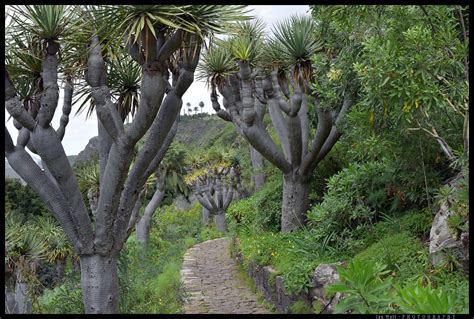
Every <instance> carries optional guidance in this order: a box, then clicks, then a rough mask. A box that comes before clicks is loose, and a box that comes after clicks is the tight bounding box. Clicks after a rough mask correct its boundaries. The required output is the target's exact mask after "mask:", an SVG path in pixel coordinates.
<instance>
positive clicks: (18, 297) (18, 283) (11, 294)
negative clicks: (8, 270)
mask: <svg viewBox="0 0 474 319" xmlns="http://www.w3.org/2000/svg"><path fill="white" fill-rule="evenodd" d="M13 280H14V282H13ZM5 313H13V314H22V313H23V314H25V313H31V300H30V296H29V294H28V284H27V283H26V282H25V281H24V280H23V277H22V276H21V274H20V273H19V271H17V274H16V275H15V276H14V278H12V276H6V277H5Z"/></svg>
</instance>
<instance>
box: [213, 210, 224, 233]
mask: <svg viewBox="0 0 474 319" xmlns="http://www.w3.org/2000/svg"><path fill="white" fill-rule="evenodd" d="M214 220H215V222H216V226H217V229H218V230H219V231H221V232H224V233H227V221H226V218H225V211H218V212H217V213H216V215H215V217H214Z"/></svg>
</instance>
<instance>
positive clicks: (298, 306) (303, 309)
mask: <svg viewBox="0 0 474 319" xmlns="http://www.w3.org/2000/svg"><path fill="white" fill-rule="evenodd" d="M290 312H291V313H299V314H309V313H313V309H312V307H311V305H310V304H309V303H308V302H304V301H301V300H300V301H297V302H295V303H294V304H292V305H291V308H290Z"/></svg>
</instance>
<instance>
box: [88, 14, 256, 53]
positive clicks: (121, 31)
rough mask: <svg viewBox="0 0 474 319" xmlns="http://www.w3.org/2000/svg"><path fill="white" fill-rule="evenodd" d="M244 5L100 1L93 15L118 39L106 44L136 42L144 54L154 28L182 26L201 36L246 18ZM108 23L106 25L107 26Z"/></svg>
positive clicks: (154, 34)
mask: <svg viewBox="0 0 474 319" xmlns="http://www.w3.org/2000/svg"><path fill="white" fill-rule="evenodd" d="M244 7H245V6H240V5H230V6H223V5H120V6H114V5H101V6H93V8H91V10H94V11H95V16H96V17H97V18H98V19H100V20H102V21H104V22H103V23H101V26H102V28H103V29H105V31H104V32H103V31H102V30H98V31H99V32H101V33H103V34H106V36H105V37H106V38H108V39H117V41H116V42H115V43H113V42H109V43H108V45H114V46H120V45H122V44H123V43H122V40H123V39H125V41H126V42H127V43H138V44H139V46H140V48H141V50H143V51H144V53H145V56H148V54H147V53H148V50H153V49H154V48H152V47H149V43H152V42H150V41H149V40H151V37H154V38H155V39H156V38H157V31H160V32H163V31H164V33H165V34H167V35H169V34H170V33H171V32H167V31H171V30H177V29H182V30H184V31H187V32H189V33H193V34H197V35H199V36H201V37H204V36H206V35H209V34H212V33H222V32H224V30H225V29H226V27H227V26H228V25H229V24H232V23H235V21H240V20H243V19H247V18H248V17H246V16H245V14H246V13H247V12H245V11H244ZM107 26H109V27H107Z"/></svg>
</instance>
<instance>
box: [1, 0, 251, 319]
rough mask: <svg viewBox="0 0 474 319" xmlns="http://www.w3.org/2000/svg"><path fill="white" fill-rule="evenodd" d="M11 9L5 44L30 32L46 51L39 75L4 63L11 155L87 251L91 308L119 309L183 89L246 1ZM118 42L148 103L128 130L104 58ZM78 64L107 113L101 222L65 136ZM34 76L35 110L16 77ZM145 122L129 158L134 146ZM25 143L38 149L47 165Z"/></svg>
mask: <svg viewBox="0 0 474 319" xmlns="http://www.w3.org/2000/svg"><path fill="white" fill-rule="evenodd" d="M11 12H12V13H11V16H12V19H13V21H14V22H13V26H12V28H11V29H10V30H9V33H10V35H11V38H12V39H16V40H15V41H9V42H8V47H7V51H8V49H10V48H11V49H12V50H14V49H15V48H18V45H19V43H20V42H24V43H28V40H29V39H31V38H32V39H33V40H34V41H33V42H34V43H38V44H39V47H40V48H41V53H42V57H41V60H40V61H41V62H40V63H41V73H40V77H39V78H38V77H36V78H34V77H32V76H30V74H26V73H22V72H21V70H20V71H18V70H16V71H18V72H16V73H15V72H12V71H13V69H14V66H15V63H11V64H9V65H6V72H5V106H6V109H7V110H8V112H9V113H10V114H11V115H12V117H13V118H14V120H15V124H16V125H15V126H16V128H17V129H18V130H19V134H18V138H17V142H16V145H15V144H14V143H13V140H12V138H11V136H10V134H9V132H8V130H7V128H6V127H5V155H6V157H7V159H8V161H9V163H10V165H11V166H12V167H13V169H14V170H15V171H16V172H17V173H18V174H19V175H20V177H21V178H22V179H23V180H24V181H26V183H28V184H29V185H30V186H31V187H32V188H33V190H34V191H35V192H37V193H38V195H39V196H40V198H41V199H42V200H43V201H44V202H45V203H46V204H47V206H48V208H49V209H50V210H51V211H52V212H53V214H54V216H55V217H56V219H57V220H58V221H59V223H60V225H61V227H62V228H63V230H64V231H65V233H66V235H67V237H68V239H69V240H70V241H71V243H72V245H73V247H74V250H75V251H76V252H77V253H78V254H79V256H80V263H81V282H82V290H83V297H84V306H85V312H86V313H116V312H117V311H118V291H119V289H118V278H117V255H118V253H119V252H120V250H121V248H122V246H123V244H124V240H125V239H126V237H127V227H128V224H129V220H130V217H131V214H132V210H133V207H134V205H135V203H136V201H137V200H138V197H139V196H138V195H139V193H140V190H141V189H142V186H143V184H144V183H145V182H146V180H147V178H148V176H150V175H151V174H152V173H153V172H154V171H156V169H157V168H158V166H159V164H160V162H161V160H162V158H163V156H164V153H165V151H166V150H165V149H163V146H164V145H166V144H167V143H166V140H167V139H168V137H169V134H168V133H169V131H170V130H171V127H172V126H173V123H174V122H175V119H176V117H177V116H178V114H179V112H180V109H181V105H182V100H181V98H182V96H183V94H184V93H185V92H186V90H187V89H188V88H189V86H190V85H191V83H192V82H193V77H194V70H195V68H196V65H197V62H198V59H199V55H200V49H201V43H202V40H203V37H205V36H207V35H208V34H209V33H212V32H221V31H223V27H224V26H226V25H228V24H229V23H231V22H233V21H238V20H240V19H242V18H243V16H242V6H200V5H196V6H193V5H185V6H172V5H168V6H165V5H141V6H138V5H137V6H130V5H126V6H109V5H106V6H88V7H85V6H60V5H57V6H56V5H55V6H51V5H37V6H15V7H14V8H13V10H12V11H11ZM18 39H21V40H18ZM114 49H115V50H122V49H125V50H126V52H127V54H129V55H130V56H131V57H132V58H133V59H134V60H135V61H136V62H137V63H138V64H139V65H140V66H141V84H140V102H139V105H138V108H137V111H136V113H135V117H134V119H133V121H132V122H131V123H130V125H129V126H128V127H127V128H126V129H125V127H124V124H123V119H122V116H121V114H120V112H119V110H118V109H117V108H116V106H115V105H114V103H113V102H112V100H111V94H112V92H111V90H110V88H109V87H108V77H107V68H106V61H108V60H109V59H113V52H114ZM12 60H13V61H14V59H12ZM12 60H10V62H11V61H12ZM7 62H8V60H7ZM10 62H9V63H10ZM71 65H72V66H76V65H82V66H85V73H84V74H85V80H86V82H87V83H88V85H89V87H90V90H91V92H92V97H93V100H94V103H95V110H96V113H97V117H98V119H99V121H98V132H99V141H100V142H99V160H100V194H99V199H98V204H97V212H96V217H95V220H94V223H92V221H91V219H90V217H89V215H88V211H87V208H86V205H85V203H84V199H83V197H82V195H81V192H80V189H79V186H78V183H77V180H76V177H75V176H74V174H73V171H72V169H71V167H70V165H69V162H68V160H67V157H66V154H65V152H64V148H63V146H62V144H61V140H62V138H63V137H64V133H65V128H66V126H67V123H68V115H69V112H70V110H71V100H72V99H71V97H72V94H71V93H72V92H71V91H72V89H73V85H74V82H73V79H72V77H71V76H70V75H71V74H72V75H76V74H75V73H73V72H70V73H69V72H61V71H62V70H63V68H64V67H65V66H71ZM64 69H66V68H64ZM59 76H65V83H66V89H65V98H64V104H63V116H62V118H61V122H60V126H59V128H58V129H57V130H55V129H53V127H52V126H51V120H52V118H53V115H54V113H55V111H56V108H57V106H58V102H59V86H58V77H59ZM170 77H171V83H170V81H169V79H170ZM35 80H39V81H40V82H41V86H42V88H43V89H42V90H40V91H39V92H38V94H37V95H36V96H37V97H38V102H36V103H33V105H34V106H36V109H35V108H34V107H30V108H25V105H24V104H23V103H22V100H21V96H19V95H18V94H17V91H18V90H17V88H16V87H17V83H22V84H23V83H27V84H29V85H30V86H34V84H36V83H35ZM147 131H148V138H147V139H146V141H145V144H144V146H143V148H142V149H141V150H140V151H139V152H138V154H137V156H136V160H135V163H134V164H133V166H131V167H130V165H131V162H132V156H133V149H134V147H135V145H136V144H137V142H138V141H139V140H140V139H141V138H142V137H143V136H144V135H145V133H147ZM168 145H169V144H168ZM25 146H26V147H28V146H29V148H30V150H32V151H33V152H35V153H36V154H38V155H39V156H40V158H41V159H42V161H43V163H44V165H43V166H44V168H45V169H44V171H43V170H41V169H40V168H39V167H38V165H37V164H36V163H35V161H34V160H33V159H32V158H31V156H30V155H29V154H28V153H27V152H26V150H25Z"/></svg>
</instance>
